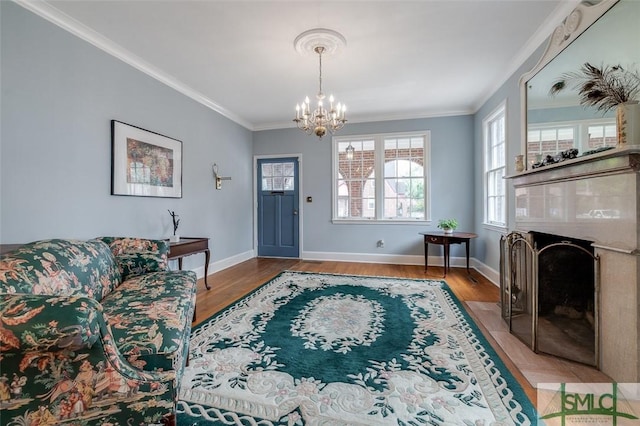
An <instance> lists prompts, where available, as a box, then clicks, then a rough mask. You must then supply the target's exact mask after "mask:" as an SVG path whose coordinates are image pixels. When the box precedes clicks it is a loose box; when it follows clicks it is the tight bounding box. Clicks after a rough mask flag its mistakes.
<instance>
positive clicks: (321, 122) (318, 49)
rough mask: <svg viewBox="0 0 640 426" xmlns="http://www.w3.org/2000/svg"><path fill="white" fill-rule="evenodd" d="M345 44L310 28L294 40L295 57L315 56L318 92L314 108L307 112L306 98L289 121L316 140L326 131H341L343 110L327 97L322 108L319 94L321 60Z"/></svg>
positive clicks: (339, 38) (328, 33) (335, 34)
mask: <svg viewBox="0 0 640 426" xmlns="http://www.w3.org/2000/svg"><path fill="white" fill-rule="evenodd" d="M346 44H347V41H346V40H345V38H344V36H343V35H342V34H340V33H338V32H336V31H333V30H329V29H326V28H314V29H312V30H308V31H305V32H303V33H302V34H300V35H299V36H298V37H296V39H295V41H294V42H293V45H294V47H295V49H296V51H298V53H300V54H303V55H308V54H311V53H313V54H317V55H318V59H319V64H320V66H319V70H320V72H319V89H318V94H317V95H316V99H317V106H316V107H315V109H313V110H311V106H310V101H309V97H308V96H307V97H305V99H304V101H303V102H302V104H298V105H296V117H295V118H294V119H293V121H294V122H295V123H296V125H297V126H298V128H299V129H300V130H303V131H304V132H306V133H307V134H308V135H311V134H315V135H316V136H318V137H319V138H320V139H322V137H323V136H324V135H325V134H326V133H327V131H329V132H331V133H334V132H336V131H338V130H340V129H342V128H343V127H344V124H345V123H346V122H347V119H346V118H345V112H346V107H345V106H344V105H343V104H341V103H340V102H338V103H337V104H336V103H335V102H334V98H333V95H330V96H329V105H328V109H327V106H326V105H325V104H324V99H325V95H324V93H323V92H322V56H323V55H325V56H327V55H335V54H336V53H338V52H339V51H340V50H341V49H342V48H344V47H345V46H346Z"/></svg>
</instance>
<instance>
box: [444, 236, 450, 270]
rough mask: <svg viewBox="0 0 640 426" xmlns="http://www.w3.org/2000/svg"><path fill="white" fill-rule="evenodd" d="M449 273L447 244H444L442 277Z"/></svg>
mask: <svg viewBox="0 0 640 426" xmlns="http://www.w3.org/2000/svg"><path fill="white" fill-rule="evenodd" d="M448 271H449V243H444V276H445V277H446V276H447V272H448Z"/></svg>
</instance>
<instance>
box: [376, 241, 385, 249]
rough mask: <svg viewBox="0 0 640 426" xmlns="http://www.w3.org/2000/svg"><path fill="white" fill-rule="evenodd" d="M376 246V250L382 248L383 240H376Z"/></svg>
mask: <svg viewBox="0 0 640 426" xmlns="http://www.w3.org/2000/svg"><path fill="white" fill-rule="evenodd" d="M377 246H378V248H384V240H378V243H377Z"/></svg>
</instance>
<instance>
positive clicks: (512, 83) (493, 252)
mask: <svg viewBox="0 0 640 426" xmlns="http://www.w3.org/2000/svg"><path fill="white" fill-rule="evenodd" d="M545 47H546V42H545V43H543V44H542V46H540V47H539V48H538V49H537V50H536V52H534V53H533V54H532V55H531V56H530V57H529V59H527V60H526V61H525V63H524V64H523V65H522V66H521V67H520V68H519V69H518V70H517V71H516V72H515V73H514V74H513V75H512V76H511V77H509V79H508V80H507V81H506V82H505V83H504V84H503V85H502V86H501V87H500V88H499V89H498V90H497V91H496V92H495V93H494V94H493V95H492V96H491V97H490V98H489V100H487V102H485V103H484V105H483V106H482V107H481V108H480V109H479V110H478V112H477V113H476V114H475V119H474V168H475V171H474V193H475V205H474V210H475V214H476V216H475V224H474V225H475V230H476V231H475V232H476V233H477V234H478V239H477V240H476V245H475V249H476V251H475V252H474V257H475V258H476V259H478V260H479V261H480V262H482V263H483V264H485V265H486V266H488V267H489V268H491V269H493V270H494V271H496V272H497V271H498V270H499V268H500V236H501V235H503V234H504V233H506V231H501V230H497V229H495V228H490V227H487V226H485V225H484V224H483V219H484V198H483V196H484V195H483V194H484V177H483V140H482V121H483V120H484V119H485V118H486V117H487V116H488V115H489V114H491V113H492V112H493V111H494V110H495V109H496V108H497V107H498V106H499V105H500V103H502V102H504V101H505V100H506V107H507V111H506V131H507V154H506V155H507V175H513V174H514V173H515V156H516V155H518V154H523V153H524V148H523V144H522V136H521V128H522V127H521V124H520V123H521V117H522V116H521V102H520V84H519V81H520V77H521V76H522V75H523V74H524V73H525V72H527V71H529V70H531V69H533V67H534V66H535V65H536V63H537V62H538V59H539V58H540V57H541V56H542V53H543V51H544V48H545ZM507 216H508V219H507V228H508V229H510V230H511V229H513V227H514V224H515V194H514V190H513V184H512V183H511V181H509V180H508V181H507Z"/></svg>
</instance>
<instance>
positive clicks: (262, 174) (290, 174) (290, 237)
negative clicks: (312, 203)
mask: <svg viewBox="0 0 640 426" xmlns="http://www.w3.org/2000/svg"><path fill="white" fill-rule="evenodd" d="M299 204H300V203H299V199H298V159H297V158H269V159H260V160H258V256H274V257H299V256H300V252H299V248H298V245H299V241H298V240H299V215H298V209H299Z"/></svg>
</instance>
